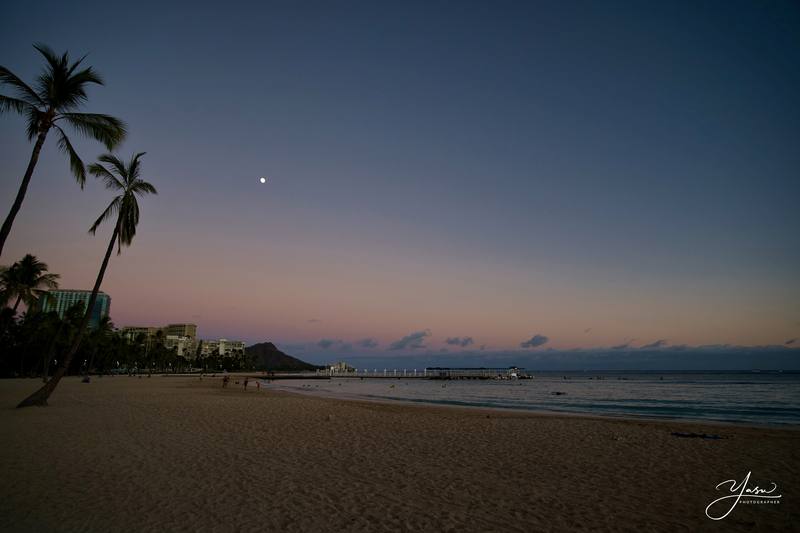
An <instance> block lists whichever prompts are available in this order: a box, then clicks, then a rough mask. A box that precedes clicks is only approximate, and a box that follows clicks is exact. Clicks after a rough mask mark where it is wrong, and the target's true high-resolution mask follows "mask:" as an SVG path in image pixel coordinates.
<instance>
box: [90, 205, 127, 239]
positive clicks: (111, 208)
mask: <svg viewBox="0 0 800 533" xmlns="http://www.w3.org/2000/svg"><path fill="white" fill-rule="evenodd" d="M121 202H122V197H121V196H117V197H116V198H114V200H113V201H112V202H111V203H110V204H108V207H106V209H105V211H103V213H102V214H101V215H100V216H99V217H98V218H97V220H95V221H94V224H92V227H91V228H89V233H91V234H92V235H94V234H95V232H96V231H97V228H98V227H99V226H100V224H102V223H103V222H104V221H105V220H106V219H108V218H111V217H113V216H114V214H115V213H117V212H118V211H119V208H120V203H121Z"/></svg>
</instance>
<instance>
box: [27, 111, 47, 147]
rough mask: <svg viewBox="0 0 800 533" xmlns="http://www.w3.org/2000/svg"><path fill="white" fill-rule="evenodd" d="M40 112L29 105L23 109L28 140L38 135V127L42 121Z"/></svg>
mask: <svg viewBox="0 0 800 533" xmlns="http://www.w3.org/2000/svg"><path fill="white" fill-rule="evenodd" d="M42 114H43V113H42V112H41V111H39V110H38V109H36V108H35V107H33V106H31V107H29V108H28V109H26V110H25V116H26V117H27V119H28V120H27V134H28V140H29V141H32V140H33V138H34V137H36V136H37V135H39V129H40V126H41V122H42Z"/></svg>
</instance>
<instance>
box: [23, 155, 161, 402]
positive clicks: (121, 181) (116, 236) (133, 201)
mask: <svg viewBox="0 0 800 533" xmlns="http://www.w3.org/2000/svg"><path fill="white" fill-rule="evenodd" d="M143 155H144V152H141V153H138V154H136V155H134V156H133V157H132V158H131V160H130V162H129V163H128V164H127V165H126V164H125V163H123V162H122V161H120V160H119V159H118V158H117V157H115V156H113V155H111V154H105V155H101V156H100V157H99V158H98V161H100V163H106V164H107V165H110V166H111V169H110V170H109V168H106V167H105V166H103V165H101V164H100V163H93V164H92V165H89V173H90V174H92V175H93V176H95V177H97V178H100V179H102V180H103V182H104V183H105V186H106V188H107V189H111V190H113V191H119V192H120V194H119V195H118V196H117V197H116V198H114V200H112V201H111V203H110V204H109V205H108V207H106V209H105V211H103V212H102V214H101V215H100V216H99V217H98V219H97V220H96V221H95V222H94V224H92V227H91V228H89V233H91V234H92V235H94V234H95V232H96V231H97V228H98V227H99V226H100V224H102V223H103V222H104V221H105V220H107V219H110V218H111V217H113V216H114V214H116V215H117V221H116V224H115V225H114V232H113V233H112V234H111V240H110V241H109V243H108V248H107V249H106V255H105V257H104V258H103V263H102V265H101V266H100V272H99V273H98V274H97V280H96V281H95V282H94V288H93V289H92V295H91V296H90V297H89V303H88V304H87V305H86V311H85V312H84V315H83V321H82V322H81V326H80V328H79V329H78V332H77V334H76V335H75V339H74V341H73V342H72V347H71V348H70V350H69V352H67V354H66V356H65V357H64V358H63V360H62V362H61V366H60V367H59V368H58V370H56V372H55V374H53V378H52V379H51V380H50V381H48V382H47V383H45V384H44V386H43V387H42V388H40V389H39V390H37V391H36V392H34V393H33V394H31V395H30V396H28V397H27V398H25V399H24V400H22V402H21V403H20V404H19V405H18V406H17V407H27V406H30V405H47V399H48V398H49V397H50V394H52V393H53V390H55V388H56V386H57V385H58V382H59V381H61V378H62V377H64V374H66V373H67V369H68V368H69V364H70V362H71V361H72V358H73V357H74V356H75V353H76V352H77V351H78V348H80V345H81V340H82V339H83V336H84V334H85V333H86V327H87V326H88V325H89V318H90V317H91V315H92V309H94V304H95V301H96V300H97V293H98V292H99V291H100V285H101V284H102V283H103V276H104V275H105V273H106V268H107V267H108V260H109V259H110V258H111V252H112V251H113V250H114V245H116V246H117V255H119V254H120V253H122V246H123V245H125V246H130V245H131V242H133V237H134V236H135V235H136V226H137V224H139V203H138V201H137V198H136V197H137V196H144V195H145V194H158V193H157V192H156V188H155V187H153V186H152V185H151V184H150V183H148V182H146V181H144V180H142V179H140V178H139V172H140V167H139V158H141V157H142V156H143ZM115 174H116V176H115ZM117 176H119V177H117Z"/></svg>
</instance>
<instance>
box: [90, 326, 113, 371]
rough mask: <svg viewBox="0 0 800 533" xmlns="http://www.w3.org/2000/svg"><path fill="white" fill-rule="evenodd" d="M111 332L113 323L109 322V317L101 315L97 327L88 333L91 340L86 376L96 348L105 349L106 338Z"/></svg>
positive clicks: (91, 364) (96, 350) (95, 353)
mask: <svg viewBox="0 0 800 533" xmlns="http://www.w3.org/2000/svg"><path fill="white" fill-rule="evenodd" d="M113 333H114V323H113V322H111V317H109V316H104V317H102V318H101V319H100V322H99V323H98V324H97V328H95V330H94V331H93V332H92V334H91V335H90V337H91V341H92V342H91V344H92V351H91V355H90V356H89V364H88V365H87V366H86V377H89V373H90V372H91V371H92V366H93V365H94V359H95V356H96V355H97V352H98V350H102V349H105V347H106V344H107V343H108V339H109V338H110V337H111V335H112V334H113Z"/></svg>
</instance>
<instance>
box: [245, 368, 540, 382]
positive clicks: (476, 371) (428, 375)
mask: <svg viewBox="0 0 800 533" xmlns="http://www.w3.org/2000/svg"><path fill="white" fill-rule="evenodd" d="M253 377H256V378H259V379H264V378H266V379H331V378H349V379H366V378H369V379H435V380H461V379H530V376H529V375H528V374H527V373H525V372H524V371H523V370H522V369H520V368H517V367H507V368H482V367H481V368H475V367H464V368H445V367H428V368H411V369H409V368H348V369H346V370H344V369H334V368H325V369H320V370H317V371H315V372H268V373H266V374H262V375H260V376H253Z"/></svg>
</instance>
